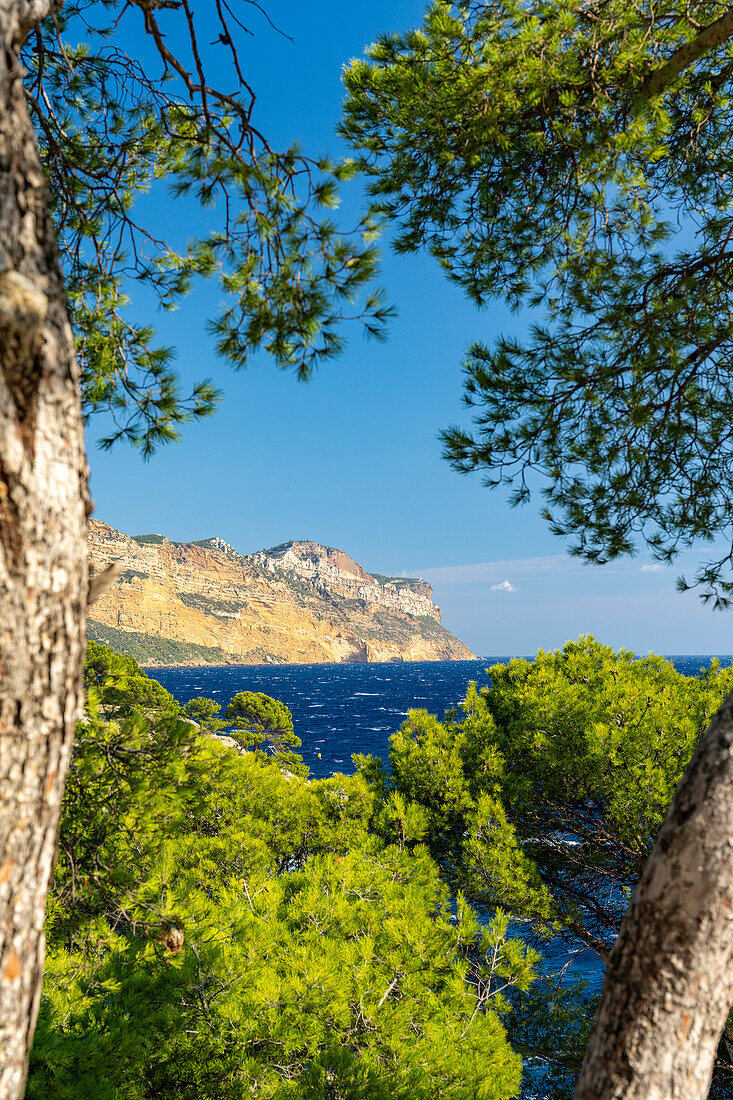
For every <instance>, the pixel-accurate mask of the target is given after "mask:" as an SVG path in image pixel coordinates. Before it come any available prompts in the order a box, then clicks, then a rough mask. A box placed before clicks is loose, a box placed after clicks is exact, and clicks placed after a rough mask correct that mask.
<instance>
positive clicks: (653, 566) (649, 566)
mask: <svg viewBox="0 0 733 1100" xmlns="http://www.w3.org/2000/svg"><path fill="white" fill-rule="evenodd" d="M664 569H665V567H664V566H663V565H662V563H661V562H658V561H647V562H644V564H643V565H642V567H641V571H642V573H663V572H664Z"/></svg>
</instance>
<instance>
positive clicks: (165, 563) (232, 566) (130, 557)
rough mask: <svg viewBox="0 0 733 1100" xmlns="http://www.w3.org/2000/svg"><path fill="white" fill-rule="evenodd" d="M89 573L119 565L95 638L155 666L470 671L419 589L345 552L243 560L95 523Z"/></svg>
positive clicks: (299, 544) (219, 545)
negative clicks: (392, 666) (442, 667)
mask: <svg viewBox="0 0 733 1100" xmlns="http://www.w3.org/2000/svg"><path fill="white" fill-rule="evenodd" d="M89 553H90V561H91V568H92V570H93V571H100V570H102V569H105V568H106V567H107V566H109V565H111V564H112V563H113V562H117V563H118V564H119V565H120V567H121V575H120V578H119V580H118V581H117V583H116V584H115V585H114V586H113V587H112V588H110V589H109V590H108V591H106V592H105V593H104V595H102V596H101V597H100V598H99V599H98V601H97V602H96V603H95V604H94V607H93V609H92V614H91V618H90V620H89V636H90V638H94V639H96V640H98V641H101V642H106V643H107V644H109V645H112V646H113V647H114V648H115V649H117V650H119V651H121V652H128V653H131V654H132V655H133V656H134V657H136V658H137V659H138V660H141V661H142V662H143V663H145V664H148V665H196V664H283V663H294V664H306V663H307V664H311V663H312V664H317V663H323V662H343V663H359V664H366V663H369V662H373V661H445V660H468V659H470V658H471V657H473V654H472V653H471V651H470V650H469V649H468V648H467V646H465V645H464V644H463V642H461V641H459V639H458V638H456V637H455V636H454V635H453V634H451V633H450V632H449V631H447V630H446V629H445V628H444V627H443V626H442V625H441V611H440V608H439V607H437V606H436V605H435V604H434V603H433V602H432V588H431V587H430V585H429V584H428V583H427V582H425V581H423V580H422V579H420V578H414V579H412V578H404V577H384V576H381V575H380V574H369V573H367V572H366V571H365V570H364V569H363V568H362V566H361V565H359V564H358V562H355V561H354V560H353V559H352V558H350V557H349V556H348V554H345V553H344V552H343V551H342V550H335V549H333V548H332V547H328V546H321V545H320V544H319V543H316V542H310V541H293V542H287V543H283V544H282V545H280V546H275V547H272V548H271V549H269V550H260V551H258V552H257V553H255V554H249V555H246V556H245V555H241V554H238V553H237V551H236V550H235V549H234V548H233V547H231V546H230V545H229V544H228V543H226V542H224V540H223V539H220V538H210V539H204V540H201V541H199V542H192V543H181V542H172V541H170V540H169V539H167V538H165V537H164V536H163V535H138V536H134V537H131V536H129V535H124V534H122V533H121V532H120V531H116V530H115V529H114V528H112V527H109V526H108V525H107V524H106V523H102V522H101V521H99V520H91V521H90V523H89Z"/></svg>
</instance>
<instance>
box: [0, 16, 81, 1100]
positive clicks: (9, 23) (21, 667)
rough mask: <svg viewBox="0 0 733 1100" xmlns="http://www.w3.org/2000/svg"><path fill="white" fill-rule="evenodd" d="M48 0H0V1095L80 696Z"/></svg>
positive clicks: (36, 961)
mask: <svg viewBox="0 0 733 1100" xmlns="http://www.w3.org/2000/svg"><path fill="white" fill-rule="evenodd" d="M52 3H53V6H54V7H55V8H58V7H59V4H58V2H54V0H0V1097H2V1100H18V1098H20V1097H21V1096H22V1095H23V1091H24V1084H25V1078H26V1072H27V1071H26V1066H27V1059H28V1053H29V1050H30V1045H31V1041H32V1037H33V1028H34V1025H35V1016H36V1011H37V1007H38V1000H39V997H40V991H41V983H42V978H43V959H44V939H43V919H44V910H45V901H46V890H47V887H48V882H49V878H50V875H51V872H52V870H53V862H54V855H55V850H56V834H57V828H58V816H59V805H60V801H61V796H62V793H63V787H64V780H65V777H66V771H67V767H68V762H69V754H70V752H71V745H72V738H73V733H74V725H75V722H76V719H77V715H78V713H79V707H80V702H81V674H82V666H83V655H84V641H85V639H84V632H85V618H86V589H87V578H86V502H87V470H86V460H85V456H84V441H83V429H82V419H81V404H80V396H79V378H78V368H77V364H76V359H75V356H74V349H73V343H72V337H71V331H70V328H69V323H68V318H67V315H66V308H65V303H64V294H63V285H62V281H61V276H60V273H59V267H58V262H57V256H56V248H55V243H54V233H53V228H52V225H51V222H50V219H49V216H48V197H47V192H46V184H45V181H44V178H43V175H42V173H41V170H40V166H39V161H38V156H37V152H36V144H35V139H34V134H33V128H32V126H31V123H30V121H29V118H28V114H27V112H26V108H25V101H24V96H23V89H22V85H21V80H20V77H21V73H20V72H19V70H18V66H17V60H16V59H17V50H18V48H19V46H20V44H21V42H22V40H23V37H24V36H25V35H26V34H27V33H28V31H29V29H30V28H31V27H32V25H33V24H34V23H35V22H37V21H38V20H39V19H40V18H42V17H44V16H45V15H46V14H48V11H49V9H50V8H51V7H52Z"/></svg>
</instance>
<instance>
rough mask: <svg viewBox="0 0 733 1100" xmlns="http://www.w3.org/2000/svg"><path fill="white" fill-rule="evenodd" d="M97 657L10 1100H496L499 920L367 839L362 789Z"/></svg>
mask: <svg viewBox="0 0 733 1100" xmlns="http://www.w3.org/2000/svg"><path fill="white" fill-rule="evenodd" d="M101 650H103V647H96V648H93V649H92V650H91V652H90V663H89V669H88V678H89V681H90V683H92V684H94V685H95V686H93V687H92V688H91V689H90V692H89V700H88V711H87V717H86V718H85V720H84V721H83V722H82V723H81V724H80V727H79V731H78V738H77V743H76V748H75V751H74V757H73V762H72V766H71V772H70V777H69V782H68V786H67V792H66V796H65V800H64V805H63V812H62V826H61V841H60V847H59V856H58V863H57V867H56V875H55V882H54V888H53V890H52V892H51V894H50V898H49V905H48V917H47V937H48V956H47V968H46V975H45V982H44V991H43V999H42V1004H41V1009H40V1013H39V1020H38V1027H37V1030H36V1036H35V1041H34V1047H33V1054H32V1059H31V1070H30V1077H29V1081H28V1088H27V1094H26V1095H27V1097H28V1100H48V1098H49V1097H53V1098H54V1100H72V1098H73V1100H84V1098H85V1097H90V1098H92V1097H93V1098H94V1100H138V1098H139V1100H149V1098H152V1097H157V1098H162V1100H165V1098H170V1100H174V1098H175V1100H187V1098H188V1100H207V1098H210V1100H243V1098H244V1097H252V1096H255V1097H263V1098H266V1097H272V1098H287V1097H293V1098H296V1097H297V1098H300V1097H304V1096H308V1097H313V1098H315V1100H317V1098H323V1100H336V1098H343V1100H367V1098H369V1100H379V1098H384V1100H387V1098H390V1100H392V1098H398V1100H399V1098H403V1100H419V1098H424V1100H433V1098H434V1097H436V1096H446V1097H455V1098H456V1100H460V1098H465V1100H475V1098H482V1100H504V1098H509V1097H512V1096H515V1095H517V1093H518V1090H519V1086H520V1078H521V1062H520V1059H519V1057H518V1056H517V1054H516V1053H514V1052H513V1051H512V1049H511V1048H510V1046H509V1044H508V1042H507V1039H506V1033H505V1028H504V1024H503V1022H502V1019H503V1018H505V1017H506V1014H507V1012H508V1010H509V995H510V992H511V990H513V989H516V988H520V989H526V988H527V987H528V986H529V984H530V982H531V980H532V977H533V966H534V963H535V961H536V955H535V953H534V952H533V951H532V950H531V949H528V948H527V947H525V946H524V945H523V944H521V943H519V942H518V941H516V940H513V939H511V938H508V935H507V932H508V919H507V917H506V916H504V915H503V914H502V913H497V914H496V916H495V917H494V919H493V920H491V921H489V922H484V923H483V924H481V923H479V921H478V919H477V917H476V915H475V913H474V912H473V911H472V909H471V908H470V907H469V905H468V904H467V903H466V902H465V901H463V899H462V898H460V897H459V898H455V899H453V898H452V897H451V895H450V894H449V891H448V889H447V887H446V885H445V884H444V883H443V882H442V880H441V878H440V875H439V870H438V867H437V865H436V863H435V862H434V860H433V859H432V858H431V857H430V855H429V853H428V851H427V849H426V848H425V846H424V844H422V843H421V842H420V835H419V834H420V828H419V823H417V825H416V826H415V828H413V830H412V833H411V834H410V835H409V836H407V835H406V833H405V830H404V829H402V828H398V827H397V826H396V825H394V826H393V827H390V825H389V823H388V822H386V821H382V822H381V824H380V827H379V828H378V829H377V828H375V827H374V824H373V823H374V822H375V821H376V820H377V819H378V818H380V815H381V817H383V816H384V815H382V814H381V811H380V805H379V793H380V792H379V786H378V785H376V786H375V785H371V784H370V783H368V782H367V780H366V778H365V777H364V775H362V774H357V775H355V776H351V777H347V776H343V775H337V776H333V777H332V778H330V779H326V780H319V781H311V782H308V781H307V780H305V779H304V778H302V777H300V776H294V775H288V774H287V773H285V772H284V771H283V770H282V769H281V767H279V766H278V763H277V761H276V759H275V758H273V757H271V756H270V757H266V756H264V754H263V755H260V754H256V753H254V752H237V751H233V750H231V749H228V748H226V747H224V746H223V745H222V744H221V743H219V742H218V741H217V740H216V739H215V738H212V737H210V736H209V737H202V736H200V735H199V733H198V731H197V729H196V728H195V727H194V726H193V725H192V724H191V722H190V721H181V720H180V718H179V717H178V715H177V714H175V713H171V712H170V711H169V710H168V709H167V708H166V706H165V705H163V706H162V708H161V709H160V711H158V712H157V713H156V712H154V711H153V710H152V708H150V707H149V706H148V702H149V698H148V696H147V695H145V694H144V693H142V695H143V703H142V705H140V703H139V702H138V699H139V696H140V694H141V692H140V690H139V685H137V684H136V681H137V680H138V679H142V678H144V674H143V673H141V672H140V670H139V668H136V667H135V664H134V662H133V661H132V660H131V659H130V658H128V657H121V658H118V657H116V656H115V655H113V654H110V653H109V652H106V653H105V652H100V651H101ZM128 685H129V686H130V688H131V693H130V696H129V697H128V698H127V700H125V691H126V690H127V687H128ZM100 696H102V697H107V701H106V702H100ZM206 702H207V701H206V700H203V701H202V700H198V701H196V706H195V707H194V708H193V710H195V711H196V712H197V713H198V712H199V711H201V712H203V710H207V712H208V711H210V710H211V708H210V707H206V706H204V704H205V703H206ZM199 704H201V706H199ZM109 708H112V709H111V712H110V713H111V716H108V714H107V713H106V712H107V710H108V709H109ZM211 717H212V718H213V714H212V715H211ZM390 828H391V832H390Z"/></svg>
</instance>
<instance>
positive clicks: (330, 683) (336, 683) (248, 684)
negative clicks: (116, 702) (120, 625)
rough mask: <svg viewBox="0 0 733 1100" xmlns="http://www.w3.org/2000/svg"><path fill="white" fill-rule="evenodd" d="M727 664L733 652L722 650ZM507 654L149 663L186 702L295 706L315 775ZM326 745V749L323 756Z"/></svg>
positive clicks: (345, 766)
mask: <svg viewBox="0 0 733 1100" xmlns="http://www.w3.org/2000/svg"><path fill="white" fill-rule="evenodd" d="M718 659H719V660H720V662H721V664H722V665H724V666H728V665H730V664H731V663H733V656H721V657H719V658H718ZM508 660H511V658H510V657H507V656H498V657H482V658H480V659H479V660H476V661H426V662H414V663H413V662H410V663H404V664H370V665H343V664H341V665H237V666H232V665H229V666H226V667H207V668H157V669H152V668H151V669H148V672H149V673H150V675H151V676H153V677H154V678H155V679H156V680H159V681H160V683H161V684H162V685H163V687H164V688H167V690H168V691H170V693H171V694H172V695H174V696H175V698H176V699H178V701H179V702H180V703H187V702H188V700H189V699H192V698H194V696H197V695H203V696H205V697H206V698H209V699H215V700H216V701H217V703H221V706H222V710H223V709H224V708H225V707H226V705H227V703H228V702H229V700H230V699H231V697H232V695H234V694H235V693H236V692H238V691H262V692H264V693H265V695H271V696H272V697H273V698H275V699H280V700H281V701H282V702H283V703H285V704H286V705H287V706H288V707H289V708H290V710H291V712H292V715H293V726H294V728H295V732H296V734H297V735H298V737H300V739H301V741H302V742H303V747H302V748H301V749H300V750H299V751H300V752H301V754H302V756H303V759H304V760H305V762H306V764H308V766H309V767H310V769H311V772H310V774H311V776H312V777H313V778H314V779H321V778H323V777H324V776H328V775H332V774H333V773H334V772H347V773H350V772H353V770H354V768H353V764H352V761H351V754H352V753H355V752H360V753H365V754H367V753H372V754H373V755H375V756H381V757H382V758H383V759H385V760H386V758H387V756H388V755H389V739H390V737H391V735H392V734H393V733H394V732H395V730H397V729H399V727H400V726H401V724H402V722H403V721H404V719H405V715H406V714H407V712H408V710H410V709H411V708H413V707H415V708H424V709H425V710H428V711H429V712H430V713H431V714H437V715H439V716H442V715H443V713H444V712H445V711H446V710H447V709H448V708H449V707H454V706H456V705H457V704H458V703H459V702H460V701H461V700H462V699H463V698H464V696H465V694H466V688H467V687H468V684H469V682H470V681H471V680H475V681H477V683H478V684H479V686H481V685H483V684H486V683H487V682H488V677H487V674H486V670H487V669H488V668H490V666H491V665H495V664H500V663H502V664H503V663H504V662H505V661H508ZM670 660H672V661H673V662H674V664H675V666H676V668H678V669H679V671H680V672H683V673H685V675H694V674H695V673H697V672H698V671H699V670H700V669H701V668H703V667H707V666H708V665H709V664H710V662H711V661H712V660H713V658H712V657H711V656H692V657H690V656H672V657H671V658H670ZM319 753H320V756H319Z"/></svg>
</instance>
